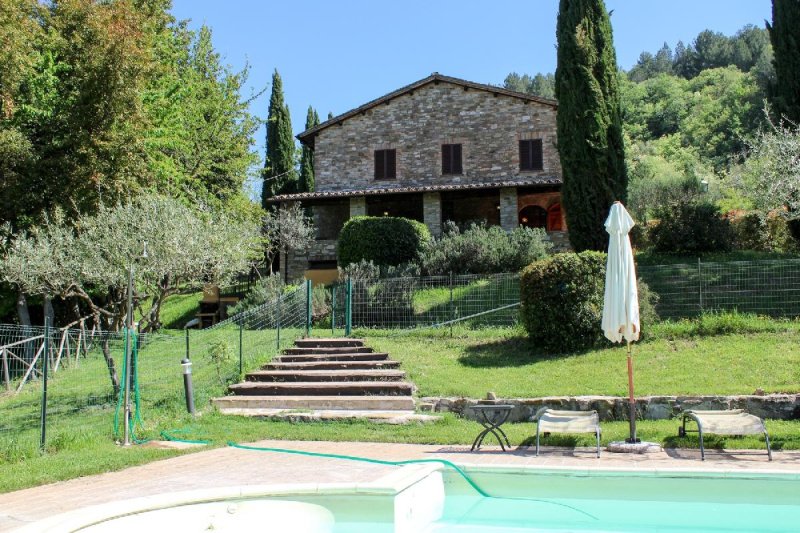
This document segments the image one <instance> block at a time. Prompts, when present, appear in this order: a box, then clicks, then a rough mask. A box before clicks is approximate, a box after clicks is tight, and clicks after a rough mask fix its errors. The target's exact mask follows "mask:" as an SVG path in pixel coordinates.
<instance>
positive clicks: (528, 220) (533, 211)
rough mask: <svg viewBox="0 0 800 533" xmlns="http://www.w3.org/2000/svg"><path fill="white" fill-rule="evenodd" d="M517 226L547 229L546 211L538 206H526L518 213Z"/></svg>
mask: <svg viewBox="0 0 800 533" xmlns="http://www.w3.org/2000/svg"><path fill="white" fill-rule="evenodd" d="M519 225H520V226H524V227H526V228H544V229H547V211H546V210H545V209H543V208H541V207H539V206H538V205H528V206H525V207H523V208H522V209H521V210H520V212H519Z"/></svg>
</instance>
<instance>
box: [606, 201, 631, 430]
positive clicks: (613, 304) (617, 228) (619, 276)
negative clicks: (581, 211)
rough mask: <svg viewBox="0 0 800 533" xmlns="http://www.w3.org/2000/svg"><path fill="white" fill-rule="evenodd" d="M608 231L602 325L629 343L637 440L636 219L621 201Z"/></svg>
mask: <svg viewBox="0 0 800 533" xmlns="http://www.w3.org/2000/svg"><path fill="white" fill-rule="evenodd" d="M605 226H606V231H607V232H608V235H609V239H608V262H607V263H606V287H605V298H604V301H603V321H602V324H601V325H602V328H603V333H604V334H605V336H606V338H608V339H609V340H610V341H611V342H622V341H623V340H625V341H626V342H627V344H628V402H629V406H630V414H629V416H630V429H631V434H630V438H629V439H627V440H626V442H629V443H636V442H639V440H638V439H637V438H636V403H635V401H634V397H633V360H632V358H631V342H633V341H637V340H639V330H640V327H639V291H638V290H637V287H636V267H635V265H634V263H633V249H632V248H631V240H630V238H629V237H628V232H629V231H630V230H631V228H633V226H634V222H633V219H632V218H631V216H630V215H629V214H628V211H627V210H626V209H625V206H623V205H622V204H621V203H620V202H614V204H613V205H612V206H611V209H610V211H609V213H608V218H607V219H606V224H605Z"/></svg>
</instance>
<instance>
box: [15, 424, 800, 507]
mask: <svg viewBox="0 0 800 533" xmlns="http://www.w3.org/2000/svg"><path fill="white" fill-rule="evenodd" d="M98 417H99V418H102V420H94V421H92V420H88V419H86V420H84V424H81V425H80V426H77V425H76V426H73V425H71V424H70V425H68V426H66V425H65V426H61V427H59V426H56V427H54V428H53V429H52V431H51V433H52V437H51V439H50V444H49V446H48V448H47V452H46V453H45V454H39V453H35V454H32V455H28V456H26V457H24V458H18V460H15V461H12V462H5V464H3V463H2V462H0V465H3V466H4V468H0V493H1V492H9V491H13V490H19V489H22V488H25V487H31V486H35V485H42V484H45V483H52V482H55V481H59V480H64V479H71V478H75V477H79V476H86V475H91V474H98V473H101V472H110V471H115V470H121V469H123V468H127V467H129V466H135V465H138V464H142V463H146V462H149V461H153V460H157V459H162V458H166V457H173V456H176V455H180V454H182V453H190V452H180V451H169V450H154V449H151V448H146V447H142V446H132V447H130V448H122V447H120V446H117V445H115V444H114V442H113V441H112V440H111V439H110V438H109V437H108V431H107V429H104V428H106V427H107V417H102V416H100V415H99V414H98ZM145 417H146V419H147V420H148V422H147V426H148V427H151V428H158V427H159V426H161V429H166V430H168V431H169V430H178V431H181V430H182V431H185V433H183V432H176V433H175V436H176V437H182V438H186V439H207V440H210V441H211V446H224V445H225V443H226V442H228V441H234V442H239V443H244V442H252V441H255V440H259V439H280V440H327V441H363V442H408V443H422V444H440V445H453V444H460V445H470V444H472V440H473V439H474V438H475V436H476V435H477V434H478V431H479V430H480V429H481V428H480V426H479V425H478V424H477V423H476V422H471V421H468V420H463V419H460V418H457V417H456V416H454V415H451V414H447V415H445V416H444V417H443V420H442V421H441V422H438V423H435V424H410V425H403V426H394V425H388V424H372V423H369V422H365V421H352V422H312V423H290V422H267V421H260V420H252V419H248V418H245V417H237V416H223V415H219V414H216V413H208V414H206V415H204V416H202V417H200V418H198V419H197V420H190V419H188V417H186V416H183V417H178V418H173V419H171V420H170V421H169V423H167V421H166V420H158V417H150V416H148V415H147V413H145ZM170 424H172V425H170ZM602 426H603V443H604V444H606V443H608V442H610V441H612V440H622V439H624V438H625V436H626V435H627V432H628V423H627V422H607V423H603V424H602ZM677 428H678V422H677V421H676V420H665V421H640V422H638V423H637V429H638V434H639V436H640V437H641V438H643V439H646V440H649V441H655V442H661V443H663V444H664V445H666V446H671V447H697V437H696V436H694V435H692V436H690V437H686V438H685V439H681V438H678V437H677V436H676V435H677ZM503 429H504V430H505V431H506V433H507V434H508V437H509V439H510V441H511V444H512V445H513V446H518V445H521V444H533V440H532V439H533V436H534V435H535V431H536V430H535V426H534V425H533V424H532V423H519V424H507V425H505V426H503ZM767 429H768V430H769V432H770V439H771V441H772V444H773V449H774V450H781V449H783V450H796V449H800V421H790V422H787V421H769V422H767ZM149 433H151V434H152V435H153V436H157V435H158V432H157V431H155V430H151V431H150V432H149ZM542 442H543V444H544V445H552V446H592V445H593V444H594V443H593V440H592V437H591V436H590V435H586V436H583V435H580V436H571V435H562V436H558V435H555V436H551V437H549V438H545V439H543V441H542ZM487 444H490V445H491V444H496V443H494V442H493V441H488V440H487ZM706 447H707V448H709V449H712V448H722V447H725V448H730V449H750V448H752V449H763V447H764V443H763V440H761V439H758V438H756V437H744V438H727V439H724V438H720V437H716V436H708V437H707V438H706ZM205 449H207V448H206V447H203V448H200V449H199V450H205ZM342 453H345V454H346V453H347V449H346V448H343V449H342ZM7 466H12V468H6V467H7Z"/></svg>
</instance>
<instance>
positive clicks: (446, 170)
mask: <svg viewBox="0 0 800 533" xmlns="http://www.w3.org/2000/svg"><path fill="white" fill-rule="evenodd" d="M451 155H452V152H451V151H450V145H449V144H443V145H442V174H451V173H452V170H451V169H452V168H453V158H452V157H451Z"/></svg>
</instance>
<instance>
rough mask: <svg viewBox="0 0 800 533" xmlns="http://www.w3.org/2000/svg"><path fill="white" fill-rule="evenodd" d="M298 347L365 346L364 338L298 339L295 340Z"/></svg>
mask: <svg viewBox="0 0 800 533" xmlns="http://www.w3.org/2000/svg"><path fill="white" fill-rule="evenodd" d="M294 344H295V346H297V347H298V348H343V347H363V346H364V339H343V338H333V339H297V340H295V341H294Z"/></svg>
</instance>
